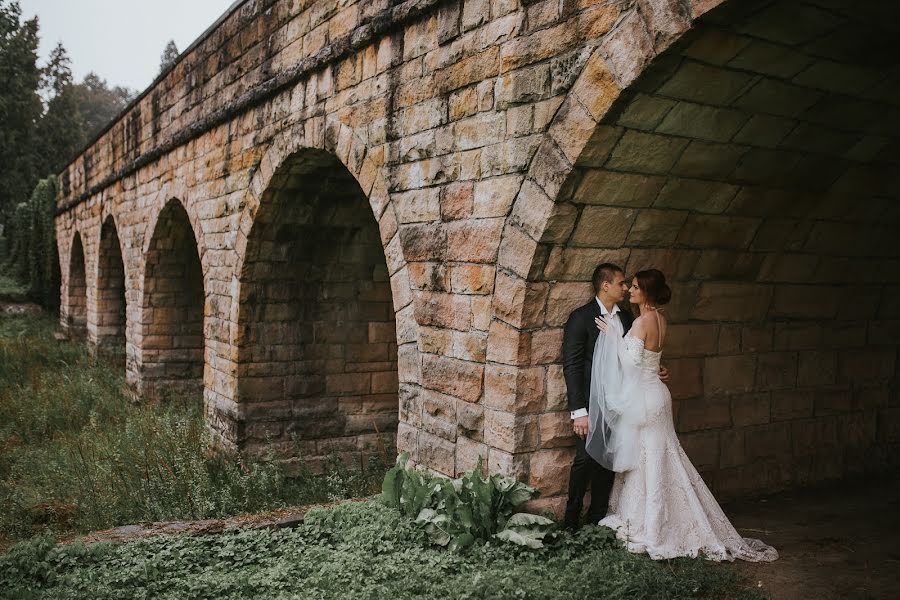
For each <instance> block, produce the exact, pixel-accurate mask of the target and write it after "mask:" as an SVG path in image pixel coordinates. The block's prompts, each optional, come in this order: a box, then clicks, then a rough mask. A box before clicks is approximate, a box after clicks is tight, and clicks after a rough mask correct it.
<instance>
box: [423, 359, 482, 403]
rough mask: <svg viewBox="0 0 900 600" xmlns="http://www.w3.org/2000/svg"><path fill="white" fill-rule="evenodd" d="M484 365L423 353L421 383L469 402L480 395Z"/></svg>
mask: <svg viewBox="0 0 900 600" xmlns="http://www.w3.org/2000/svg"><path fill="white" fill-rule="evenodd" d="M483 379H484V366H483V365H479V364H476V363H471V362H468V361H463V360H458V359H455V358H448V357H445V356H434V355H431V354H425V355H423V356H422V379H421V381H422V385H423V386H424V387H427V388H429V389H432V390H436V391H439V392H442V393H444V394H448V395H451V396H456V397H457V398H462V399H463V400H466V401H469V402H475V401H477V400H478V399H479V398H480V397H481V391H482V384H483Z"/></svg>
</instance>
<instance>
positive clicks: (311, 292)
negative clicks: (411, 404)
mask: <svg viewBox="0 0 900 600" xmlns="http://www.w3.org/2000/svg"><path fill="white" fill-rule="evenodd" d="M238 327H239V347H238V357H239V360H238V363H239V364H238V402H239V406H240V411H241V414H242V416H243V421H242V425H241V427H240V428H239V431H238V436H239V442H238V443H239V445H240V447H242V448H244V449H246V450H247V451H248V452H250V453H256V454H268V453H270V452H274V453H275V455H276V456H277V457H279V458H282V459H288V458H290V457H292V456H294V455H295V453H299V454H300V455H302V458H303V459H304V460H305V461H306V462H307V464H309V465H311V466H313V467H314V468H315V467H316V466H317V465H318V464H321V462H322V461H323V460H324V459H325V458H326V457H327V456H328V455H330V454H332V453H335V452H336V453H339V454H340V455H341V457H342V458H343V459H344V460H345V462H347V463H348V464H350V465H354V466H362V465H363V461H364V459H365V458H366V456H369V455H372V454H373V453H381V452H385V451H386V452H387V453H389V454H392V453H393V452H394V448H395V444H396V441H395V438H396V430H397V421H398V376H397V336H396V326H395V321H394V309H393V303H392V299H391V287H390V280H389V277H388V271H387V266H386V261H385V256H384V251H383V248H382V243H381V239H380V235H379V229H378V225H377V222H376V221H375V219H374V217H373V215H372V210H371V208H370V206H369V202H368V200H367V198H366V196H365V194H364V192H363V191H362V189H360V187H359V184H358V183H357V182H356V180H355V179H354V177H353V176H352V175H351V173H350V172H349V171H348V170H347V169H346V167H344V166H343V165H342V164H341V163H340V162H339V161H338V159H337V158H335V157H334V156H333V155H331V154H329V153H326V152H324V151H319V150H309V149H307V150H302V151H299V152H297V153H295V154H294V155H292V156H291V157H290V158H288V159H287V160H286V161H285V162H284V163H283V164H282V166H281V167H280V168H279V169H278V171H277V172H276V174H275V175H274V176H273V179H272V181H271V183H270V184H269V186H268V188H267V189H266V191H265V192H264V194H263V196H262V200H261V202H260V208H259V210H258V212H257V214H256V218H255V222H254V225H253V228H252V229H251V231H250V234H249V236H248V242H247V251H246V258H245V261H244V264H243V269H242V272H241V292H240V316H239V321H238Z"/></svg>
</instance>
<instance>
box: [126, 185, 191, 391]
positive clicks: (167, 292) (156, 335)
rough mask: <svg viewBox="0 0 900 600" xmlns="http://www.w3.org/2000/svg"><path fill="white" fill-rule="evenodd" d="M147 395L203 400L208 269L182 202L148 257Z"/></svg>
mask: <svg viewBox="0 0 900 600" xmlns="http://www.w3.org/2000/svg"><path fill="white" fill-rule="evenodd" d="M145 265H146V267H145V272H144V290H143V304H142V319H141V323H142V331H141V333H142V342H143V344H142V348H141V376H140V378H139V381H140V382H141V385H142V389H141V392H142V393H143V395H144V396H145V397H148V398H152V399H165V398H182V399H186V400H191V401H192V400H193V399H194V398H198V399H199V398H202V395H203V354H204V337H203V316H204V301H205V297H204V288H203V269H202V266H201V264H200V256H199V253H198V250H197V241H196V239H195V237H194V231H193V229H192V228H191V223H190V220H189V218H188V215H187V212H186V211H185V209H184V207H183V206H182V205H181V202H179V201H178V200H177V199H172V200H169V202H168V203H167V204H166V206H165V208H163V210H162V212H161V213H160V215H159V218H158V219H157V222H156V229H154V231H153V237H152V238H151V240H150V245H149V247H148V250H147V254H146V256H145Z"/></svg>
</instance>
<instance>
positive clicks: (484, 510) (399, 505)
mask: <svg viewBox="0 0 900 600" xmlns="http://www.w3.org/2000/svg"><path fill="white" fill-rule="evenodd" d="M407 460H408V456H407V455H406V454H403V455H401V456H400V458H399V459H398V461H397V465H396V466H395V467H394V468H392V469H391V470H390V471H388V472H387V474H386V475H385V477H384V483H383V484H382V492H381V499H382V502H383V503H384V504H386V505H387V506H390V507H392V508H395V509H397V510H399V511H400V512H401V513H402V514H404V515H405V516H407V517H411V518H414V519H415V521H416V523H417V524H419V525H421V526H422V527H423V528H424V529H425V532H426V533H427V534H428V537H429V539H430V540H431V541H432V542H433V543H435V544H437V545H439V546H447V547H449V548H450V549H451V550H458V549H461V548H465V547H467V546H471V545H472V544H473V543H474V542H475V540H486V539H489V538H491V537H497V538H500V539H502V540H506V541H508V542H513V543H514V544H519V545H522V546H528V547H530V548H540V547H542V546H543V539H544V537H545V536H546V535H547V534H548V533H550V531H551V530H552V529H553V526H554V523H553V521H551V520H550V519H548V518H546V517H542V516H538V515H531V514H527V513H518V514H513V513H514V512H515V510H516V508H518V507H519V506H520V505H521V504H522V503H524V502H526V501H527V500H530V499H532V498H534V497H535V496H537V490H535V489H534V488H531V487H528V486H527V485H525V484H524V483H520V482H518V481H516V480H515V479H512V478H508V477H501V476H499V475H492V476H490V477H487V478H485V477H482V476H481V471H482V468H481V459H480V458H479V460H478V465H477V466H476V467H475V468H474V469H472V470H471V471H468V472H467V473H465V474H464V475H463V476H462V477H460V478H459V479H446V478H442V477H436V476H429V475H427V474H425V473H424V472H423V471H418V470H413V469H408V468H407V466H406V465H407Z"/></svg>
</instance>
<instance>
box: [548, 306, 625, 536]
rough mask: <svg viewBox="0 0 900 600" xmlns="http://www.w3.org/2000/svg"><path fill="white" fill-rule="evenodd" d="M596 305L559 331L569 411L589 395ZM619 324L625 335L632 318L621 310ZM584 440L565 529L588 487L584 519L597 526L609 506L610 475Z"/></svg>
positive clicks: (584, 308) (575, 516) (574, 520)
mask: <svg viewBox="0 0 900 600" xmlns="http://www.w3.org/2000/svg"><path fill="white" fill-rule="evenodd" d="M601 314H602V313H601V311H600V304H599V303H598V302H597V299H596V298H591V301H590V302H588V303H587V304H585V305H584V306H582V307H580V308H576V309H575V310H573V311H572V314H570V315H569V320H568V321H566V327H565V330H564V331H563V374H564V375H565V378H566V391H567V393H568V398H569V410H572V411H574V410H578V409H579V408H584V409H587V408H588V397H589V394H590V391H591V367H592V366H593V361H594V344H595V343H596V342H597V337H598V336H599V335H600V331H599V330H598V329H597V325H596V323H594V318H595V317H599V316H601ZM618 314H619V320H620V321H621V322H622V329H623V330H624V331H625V333H628V330H629V329H631V324H632V323H633V322H634V317H633V316H632V315H631V313H629V312H627V311H625V310H621V309H620V310H619V313H618ZM584 445H585V440H583V439H581V438H580V437H579V438H578V441H577V445H576V449H577V452H576V453H575V460H574V461H573V462H572V471H571V473H570V475H569V499H568V502H566V515H565V521H564V522H565V525H566V526H567V527H577V526H578V520H579V517H580V516H581V508H582V506H583V505H584V494H585V493H586V492H587V488H588V484H590V487H591V506H590V508H589V509H588V519H589V521H590V522H593V523H597V521H599V520H600V519H602V518H603V517H604V516H606V508H607V505H608V504H609V492H610V491H611V490H612V483H613V478H614V474H613V472H612V471H610V470H608V469H605V468H603V467H602V466H601V465H600V464H599V463H597V461H595V460H594V459H593V458H591V457H590V455H589V454H588V453H587V451H586V450H585V447H584Z"/></svg>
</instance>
